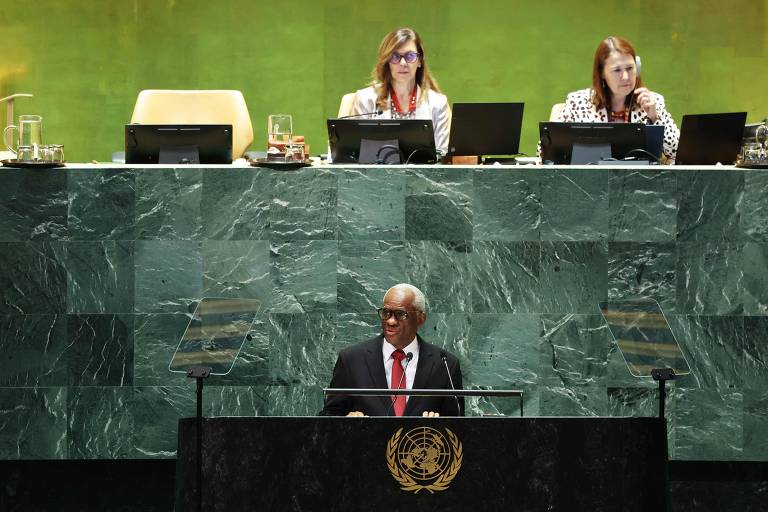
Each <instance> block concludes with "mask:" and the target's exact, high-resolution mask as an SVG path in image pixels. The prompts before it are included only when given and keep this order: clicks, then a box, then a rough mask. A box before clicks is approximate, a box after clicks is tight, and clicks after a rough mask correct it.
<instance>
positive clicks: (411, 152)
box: [327, 119, 437, 164]
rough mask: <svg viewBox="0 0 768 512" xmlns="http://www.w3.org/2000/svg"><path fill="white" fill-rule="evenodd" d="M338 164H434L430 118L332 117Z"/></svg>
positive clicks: (334, 157)
mask: <svg viewBox="0 0 768 512" xmlns="http://www.w3.org/2000/svg"><path fill="white" fill-rule="evenodd" d="M327 125H328V142H329V143H330V146H331V158H332V160H333V163H334V164H399V163H411V164H433V163H435V162H436V161H437V155H436V151H435V134H434V130H433V128H432V121H431V120H429V119H328V123H327Z"/></svg>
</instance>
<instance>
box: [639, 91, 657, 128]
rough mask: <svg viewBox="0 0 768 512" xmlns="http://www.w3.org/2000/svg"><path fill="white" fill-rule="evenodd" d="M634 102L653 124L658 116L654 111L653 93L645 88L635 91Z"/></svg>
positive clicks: (654, 100)
mask: <svg viewBox="0 0 768 512" xmlns="http://www.w3.org/2000/svg"><path fill="white" fill-rule="evenodd" d="M635 102H636V103H637V105H638V106H639V107H640V108H641V109H642V110H643V112H645V115H647V116H648V120H649V121H651V122H652V123H655V122H656V121H657V120H658V119H659V114H658V112H657V111H656V99H655V98H654V96H653V93H651V91H649V90H648V89H646V88H645V87H640V88H639V89H635Z"/></svg>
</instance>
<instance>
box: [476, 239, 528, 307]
mask: <svg viewBox="0 0 768 512" xmlns="http://www.w3.org/2000/svg"><path fill="white" fill-rule="evenodd" d="M540 253H541V244H540V243H539V242H474V243H473V244H472V275H473V278H474V279H473V283H472V311H473V312H475V313H537V312H539V311H541V300H542V297H541V282H540V265H541V254H540Z"/></svg>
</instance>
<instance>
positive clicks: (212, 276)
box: [202, 240, 272, 311]
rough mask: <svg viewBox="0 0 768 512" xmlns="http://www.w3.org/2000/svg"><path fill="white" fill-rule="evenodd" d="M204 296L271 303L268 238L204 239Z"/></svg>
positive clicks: (264, 306) (265, 306)
mask: <svg viewBox="0 0 768 512" xmlns="http://www.w3.org/2000/svg"><path fill="white" fill-rule="evenodd" d="M202 256H203V274H202V277H203V291H202V294H203V295H202V296H203V297H221V298H237V299H259V300H261V301H262V306H261V308H262V311H263V310H264V309H265V308H268V307H270V304H271V295H272V287H271V283H270V277H269V260H270V257H269V242H267V241H266V240H235V241H230V240H205V241H204V242H203V248H202Z"/></svg>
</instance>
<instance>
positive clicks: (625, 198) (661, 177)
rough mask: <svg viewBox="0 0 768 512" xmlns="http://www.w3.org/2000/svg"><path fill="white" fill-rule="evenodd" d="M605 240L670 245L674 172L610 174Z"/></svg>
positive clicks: (674, 221) (674, 218)
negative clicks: (606, 238) (664, 243)
mask: <svg viewBox="0 0 768 512" xmlns="http://www.w3.org/2000/svg"><path fill="white" fill-rule="evenodd" d="M608 219H609V220H608V239H609V240H612V241H616V242H674V241H675V238H676V236H677V180H676V178H675V173H674V171H672V170H670V169H663V170H656V169H654V170H635V169H631V170H630V169H621V170H611V171H610V175H609V178H608Z"/></svg>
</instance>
